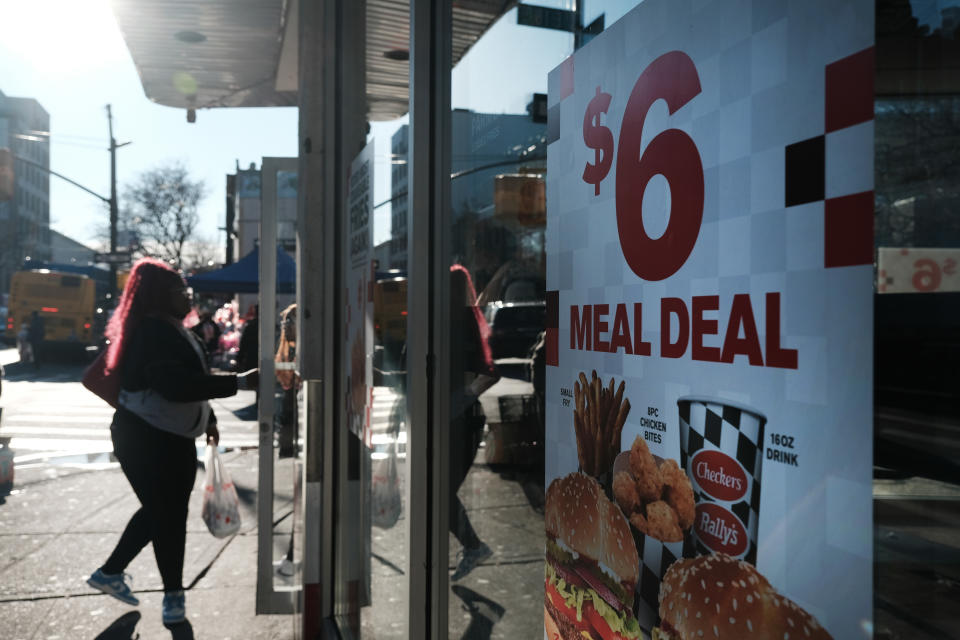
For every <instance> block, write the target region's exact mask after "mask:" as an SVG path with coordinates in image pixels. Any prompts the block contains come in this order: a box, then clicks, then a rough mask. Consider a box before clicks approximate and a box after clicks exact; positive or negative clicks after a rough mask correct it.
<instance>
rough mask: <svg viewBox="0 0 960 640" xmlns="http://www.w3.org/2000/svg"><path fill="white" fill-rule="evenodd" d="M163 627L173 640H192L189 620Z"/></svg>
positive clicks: (191, 628)
mask: <svg viewBox="0 0 960 640" xmlns="http://www.w3.org/2000/svg"><path fill="white" fill-rule="evenodd" d="M164 626H165V627H166V628H167V629H168V630H169V631H170V637H171V638H173V640H193V627H192V626H191V625H190V621H189V620H184V621H183V622H181V623H179V624H170V625H164Z"/></svg>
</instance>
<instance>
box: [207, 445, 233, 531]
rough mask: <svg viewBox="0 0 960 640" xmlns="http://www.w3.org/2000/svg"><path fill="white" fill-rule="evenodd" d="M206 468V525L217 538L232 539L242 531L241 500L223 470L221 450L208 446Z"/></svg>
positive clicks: (225, 471)
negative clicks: (218, 451) (231, 537)
mask: <svg viewBox="0 0 960 640" xmlns="http://www.w3.org/2000/svg"><path fill="white" fill-rule="evenodd" d="M204 466H205V467H206V478H205V479H204V482H203V509H202V510H201V515H202V516H203V521H204V523H206V525H207V529H209V530H210V533H212V534H213V536H214V537H215V538H226V537H227V536H232V535H233V534H235V533H236V532H237V531H239V530H240V500H239V499H238V498H237V490H236V488H235V487H234V486H233V481H231V480H230V474H229V473H227V470H226V469H225V468H224V467H223V462H222V461H221V460H220V455H219V454H218V453H217V448H216V447H214V446H213V445H209V444H208V445H207V450H206V452H205V453H204Z"/></svg>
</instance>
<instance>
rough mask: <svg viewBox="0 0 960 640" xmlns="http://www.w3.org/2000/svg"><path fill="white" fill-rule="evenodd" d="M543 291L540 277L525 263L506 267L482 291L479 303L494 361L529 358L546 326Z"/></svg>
mask: <svg viewBox="0 0 960 640" xmlns="http://www.w3.org/2000/svg"><path fill="white" fill-rule="evenodd" d="M545 289H546V283H545V281H544V278H543V276H541V275H540V274H539V273H537V272H536V270H535V269H534V268H533V267H532V266H531V265H528V264H526V263H518V264H512V265H506V266H505V267H504V268H503V269H501V270H500V271H499V272H498V273H497V274H496V275H494V277H493V278H492V279H491V280H490V282H489V284H487V286H486V287H485V288H484V291H483V294H482V295H481V297H480V300H479V303H480V304H481V306H482V307H483V312H484V315H485V316H486V318H487V323H488V324H489V325H490V334H491V335H490V349H491V350H492V351H493V357H494V359H495V360H496V359H500V358H527V357H529V353H530V349H531V347H533V345H534V344H535V343H536V342H537V336H539V335H540V332H541V331H543V329H544V327H545V325H546V317H547V307H546V301H545V295H544V290H545Z"/></svg>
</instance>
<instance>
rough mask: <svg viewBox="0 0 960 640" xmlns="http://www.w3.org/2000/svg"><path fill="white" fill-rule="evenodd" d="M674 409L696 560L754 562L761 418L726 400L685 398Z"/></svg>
mask: <svg viewBox="0 0 960 640" xmlns="http://www.w3.org/2000/svg"><path fill="white" fill-rule="evenodd" d="M677 405H678V406H679V409H680V464H681V466H682V467H683V469H684V470H686V472H687V475H688V476H689V477H690V482H691V484H692V485H693V494H694V498H695V499H696V502H697V507H696V519H695V520H694V523H693V542H694V545H695V547H696V551H697V553H698V554H699V555H705V554H710V553H715V552H721V553H726V554H727V555H729V556H732V557H734V558H738V559H742V560H745V561H747V562H749V563H750V564H753V565H756V562H757V525H758V523H759V519H760V517H759V516H760V472H761V469H762V465H763V429H764V425H765V424H766V422H767V418H766V416H764V415H763V414H762V413H760V412H759V411H757V410H756V409H753V408H750V407H747V406H745V405H742V404H738V403H736V402H731V401H729V400H721V399H716V398H704V397H696V396H687V397H683V398H680V399H679V400H677Z"/></svg>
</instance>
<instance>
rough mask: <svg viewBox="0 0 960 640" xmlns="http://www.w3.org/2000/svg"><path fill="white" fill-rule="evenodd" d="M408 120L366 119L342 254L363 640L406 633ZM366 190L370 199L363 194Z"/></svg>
mask: <svg viewBox="0 0 960 640" xmlns="http://www.w3.org/2000/svg"><path fill="white" fill-rule="evenodd" d="M405 120H406V119H405V118H403V119H400V120H395V121H390V122H382V123H379V122H378V123H374V124H373V125H372V128H371V129H372V130H371V134H370V136H368V143H367V148H366V149H365V150H364V151H363V152H362V153H361V154H360V156H358V160H357V161H355V163H354V167H353V168H352V169H351V177H350V182H351V188H350V189H349V198H350V200H351V203H352V204H351V206H350V210H349V211H348V212H347V224H348V225H353V226H351V229H353V231H351V232H350V233H351V234H352V236H353V239H352V240H350V243H349V244H348V251H349V252H352V253H354V255H355V258H356V259H354V260H352V262H351V264H352V265H353V266H351V265H344V269H345V274H346V275H347V281H348V285H349V286H348V287H347V292H346V295H347V297H348V298H349V299H348V300H345V308H347V309H348V310H349V311H348V313H349V314H350V317H349V318H346V319H345V321H346V323H347V325H346V326H345V333H344V339H345V342H346V344H347V347H346V348H347V353H345V356H344V358H345V359H344V363H345V365H344V366H345V368H346V369H347V370H348V371H349V378H348V381H347V388H348V389H349V395H348V397H347V398H346V403H347V405H348V408H347V413H348V417H347V420H348V423H349V424H350V431H351V432H350V434H349V435H348V438H349V439H350V444H349V446H350V447H358V449H359V452H360V459H359V469H358V471H359V480H360V483H359V485H358V486H357V490H358V491H359V496H356V497H357V498H358V499H359V500H360V501H362V504H363V505H365V506H364V508H363V509H362V513H361V514H360V516H361V521H360V523H358V525H359V526H358V530H359V531H360V532H361V535H359V536H357V538H356V539H355V540H351V541H344V545H345V546H346V547H351V546H352V547H353V548H355V549H356V550H357V551H358V552H359V556H358V557H360V558H361V559H362V564H363V566H360V567H357V568H358V569H359V570H360V575H361V576H362V578H361V579H360V580H359V581H358V582H356V583H354V587H353V588H356V589H357V592H356V594H355V597H358V598H360V602H359V604H360V606H361V609H360V637H362V638H364V640H385V639H402V638H406V637H407V636H406V633H407V625H406V618H405V615H403V614H404V612H405V611H406V610H407V599H408V587H409V579H410V573H409V562H408V553H407V542H408V538H407V536H408V527H409V520H408V519H407V509H406V504H405V502H406V500H405V497H404V496H405V495H406V485H407V480H406V478H407V434H408V430H407V403H406V384H405V383H406V363H405V361H406V343H407V277H408V272H407V237H408V229H409V227H408V222H407V206H406V203H407V146H408V134H407V132H408V130H409V128H408V126H407V124H406V123H405ZM363 181H366V182H367V186H364V185H363ZM364 189H367V190H368V191H369V194H368V195H364V194H363V193H362V191H363V190H364ZM363 199H367V204H368V206H369V212H368V213H369V219H368V224H369V228H367V229H366V230H362V229H361V230H359V231H358V230H357V229H359V227H356V224H355V223H356V222H357V221H356V220H355V219H353V218H352V216H354V215H355V214H356V213H357V211H359V209H360V207H359V205H360V202H361V200H363ZM351 212H352V213H351ZM361 231H362V233H363V237H364V238H365V239H366V241H368V242H369V249H368V250H366V251H356V252H355V251H354V249H351V248H350V247H354V248H356V247H359V246H360V244H362V242H361V240H360V239H359V237H358V234H359V233H361ZM360 258H362V259H360ZM363 265H365V267H364V266H363ZM351 273H352V274H354V275H353V277H352V278H351V277H350V274H351ZM360 281H363V283H364V284H359V283H360ZM349 473H350V471H349V469H348V474H349ZM349 482H350V481H349V479H348V483H349ZM349 584H350V583H348V586H349Z"/></svg>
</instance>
